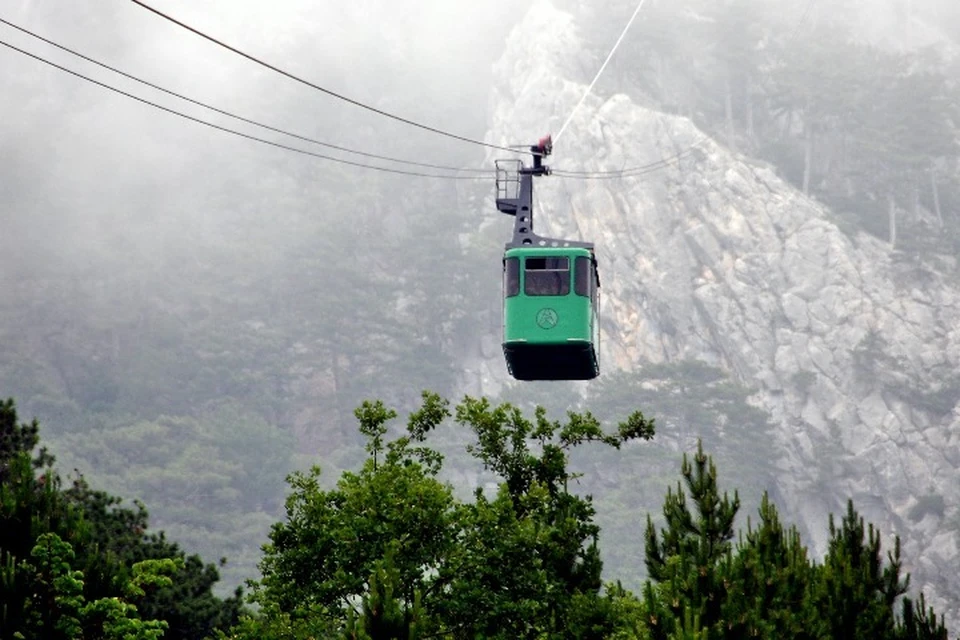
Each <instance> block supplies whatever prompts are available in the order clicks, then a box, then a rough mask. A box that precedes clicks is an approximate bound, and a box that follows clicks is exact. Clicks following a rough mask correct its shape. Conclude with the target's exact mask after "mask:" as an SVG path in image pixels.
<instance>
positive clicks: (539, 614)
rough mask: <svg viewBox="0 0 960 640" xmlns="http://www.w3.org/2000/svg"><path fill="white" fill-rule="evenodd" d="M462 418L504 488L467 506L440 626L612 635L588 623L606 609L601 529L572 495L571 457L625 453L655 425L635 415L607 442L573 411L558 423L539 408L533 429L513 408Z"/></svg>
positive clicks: (473, 411) (482, 409) (466, 405)
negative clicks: (576, 452) (597, 447)
mask: <svg viewBox="0 0 960 640" xmlns="http://www.w3.org/2000/svg"><path fill="white" fill-rule="evenodd" d="M456 420H457V422H458V423H460V424H462V425H464V426H466V427H468V428H469V429H471V430H472V431H473V432H474V435H475V436H476V440H477V442H476V444H475V445H471V446H470V447H469V448H468V450H469V451H470V452H471V453H472V454H473V455H474V456H475V457H476V458H478V459H479V460H480V461H481V462H482V463H483V464H484V466H485V467H486V468H487V469H488V470H490V471H492V472H494V473H495V474H496V475H497V476H499V477H500V478H501V479H502V482H501V484H500V486H499V488H498V490H497V492H496V495H495V496H494V497H493V498H492V499H491V498H489V497H488V496H486V495H484V493H483V492H482V491H481V490H478V491H477V492H476V494H475V502H474V503H473V504H472V505H465V508H464V512H463V515H462V516H461V517H462V518H463V519H464V523H465V531H466V533H465V538H464V541H463V543H462V545H461V546H460V549H459V554H458V556H457V557H456V558H455V560H454V562H452V563H450V564H448V565H446V566H445V567H444V573H443V574H442V575H443V576H444V577H448V579H449V580H450V586H449V594H450V597H449V598H448V599H447V600H446V601H445V602H444V606H445V609H444V618H445V619H446V620H447V621H448V623H449V624H450V625H452V626H453V627H454V628H457V629H461V630H469V631H470V632H472V633H474V634H480V635H482V636H486V637H492V638H500V637H502V638H535V637H541V636H542V635H546V636H548V637H552V635H551V634H557V633H560V630H562V629H565V628H567V627H568V626H573V625H574V621H576V626H577V627H578V628H579V629H580V633H581V634H582V635H580V636H579V637H583V638H591V637H605V636H606V635H608V634H609V633H610V631H611V630H612V628H613V626H614V621H613V620H611V619H597V618H595V617H594V618H593V619H589V620H588V618H589V616H587V615H585V614H586V613H587V612H591V611H602V610H603V607H602V603H601V596H600V595H599V591H600V587H601V579H600V572H601V569H602V562H601V561H600V555H599V548H598V545H597V536H598V534H599V527H597V525H596V524H595V523H594V522H593V517H594V515H595V511H594V508H593V505H592V499H591V498H590V497H589V496H587V497H581V496H577V495H575V494H573V493H571V492H570V491H569V487H568V485H569V482H570V481H571V480H573V479H575V478H576V477H577V476H576V475H575V474H574V473H573V472H571V471H570V469H569V467H568V462H569V460H568V455H569V452H570V450H572V449H573V448H575V447H578V446H581V445H584V444H587V443H600V444H604V445H607V446H611V447H614V448H619V447H620V446H621V445H622V444H623V443H624V442H626V441H628V440H633V439H638V438H642V439H650V438H652V437H653V431H654V429H653V423H652V421H648V420H646V419H645V418H644V417H643V415H642V414H640V413H639V412H637V413H634V414H632V415H631V416H630V417H629V418H628V420H627V421H625V422H623V423H621V424H620V425H619V427H618V431H617V433H616V434H606V433H604V432H603V430H602V429H601V427H600V424H599V422H598V421H597V420H596V418H594V417H593V416H592V415H591V414H590V413H583V414H578V413H573V412H570V413H568V415H567V422H566V423H560V422H559V421H550V420H548V419H547V417H546V412H545V411H544V409H543V408H542V407H538V408H537V410H536V414H535V419H534V420H532V421H531V420H528V419H526V418H525V417H524V416H523V414H522V412H521V411H520V410H519V409H516V408H514V407H512V406H510V405H509V404H502V405H500V406H497V407H493V406H491V405H490V403H489V402H488V401H487V400H486V399H480V400H476V399H472V398H466V399H464V401H463V402H462V403H461V404H460V405H459V406H458V407H457V410H456ZM503 567H515V569H514V570H512V571H504V570H503ZM477 602H482V603H483V606H482V607H478V606H477Z"/></svg>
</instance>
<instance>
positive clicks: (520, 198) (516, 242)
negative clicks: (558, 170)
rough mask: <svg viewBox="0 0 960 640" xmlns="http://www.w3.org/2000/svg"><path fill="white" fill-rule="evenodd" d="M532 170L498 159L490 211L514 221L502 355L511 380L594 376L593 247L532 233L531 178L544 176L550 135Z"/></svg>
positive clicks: (596, 284) (506, 265) (596, 292)
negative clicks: (494, 202) (493, 205)
mask: <svg viewBox="0 0 960 640" xmlns="http://www.w3.org/2000/svg"><path fill="white" fill-rule="evenodd" d="M530 151H531V153H532V154H533V166H532V167H527V166H525V165H524V164H523V162H521V161H520V160H498V161H497V162H496V167H497V209H499V210H500V211H501V212H503V213H506V214H507V215H511V216H514V226H513V240H512V241H511V242H508V243H507V244H506V247H505V251H504V255H503V354H504V356H505V357H506V361H507V370H508V371H509V372H510V375H512V376H513V377H514V378H516V379H517V380H590V379H592V378H596V377H597V376H598V375H600V360H599V351H600V327H599V315H598V314H599V302H600V279H599V276H598V274H597V259H596V255H595V254H594V250H593V244H591V243H588V242H578V241H574V240H557V239H553V238H543V237H541V236H538V235H537V234H536V233H534V230H533V178H534V177H539V176H544V175H549V174H550V168H549V167H548V166H546V165H544V164H543V159H544V158H545V157H547V156H549V155H550V153H551V152H552V151H553V141H552V140H551V138H550V136H547V137H545V138H543V139H541V140H540V141H539V142H538V143H537V144H536V145H534V146H532V147H530Z"/></svg>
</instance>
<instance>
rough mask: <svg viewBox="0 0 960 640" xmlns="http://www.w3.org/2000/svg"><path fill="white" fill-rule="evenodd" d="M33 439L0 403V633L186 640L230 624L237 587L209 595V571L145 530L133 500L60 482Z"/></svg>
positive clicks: (79, 482)
mask: <svg viewBox="0 0 960 640" xmlns="http://www.w3.org/2000/svg"><path fill="white" fill-rule="evenodd" d="M38 444H39V426H38V424H37V422H36V421H33V422H30V423H21V422H19V421H18V419H17V412H16V408H15V406H14V403H13V401H12V400H8V401H4V402H0V603H2V607H0V637H3V638H24V639H25V640H33V639H41V638H43V639H47V638H64V639H75V638H85V639H90V640H95V639H99V638H103V639H105V640H114V639H116V640H127V639H128V638H136V639H141V638H143V639H153V638H160V637H161V636H162V637H164V638H168V639H183V640H187V639H194V638H203V637H205V636H207V635H209V634H212V633H213V632H214V631H215V630H216V629H222V628H227V627H228V626H230V625H232V624H234V623H235V622H236V621H237V620H238V617H239V614H240V611H241V596H240V593H239V592H238V593H236V594H235V595H234V596H233V597H231V598H227V599H225V600H223V599H220V598H217V597H215V596H214V595H213V594H212V592H211V587H212V586H213V584H214V583H215V582H216V581H217V580H218V579H219V576H218V573H217V569H216V567H214V566H213V565H208V564H204V563H203V562H202V561H201V560H200V558H199V557H197V556H187V555H186V554H185V553H184V552H183V551H181V550H180V549H179V547H178V546H177V545H176V544H174V543H171V542H168V541H167V540H166V538H165V536H164V535H163V534H162V533H161V534H152V533H148V532H147V531H146V529H147V512H146V510H145V508H144V507H143V505H141V504H137V505H136V508H135V509H129V508H126V507H123V506H121V504H120V499H119V498H116V497H114V496H110V495H108V494H106V493H104V492H101V491H95V490H93V489H91V488H90V487H89V486H88V485H87V483H86V482H85V481H84V480H83V478H77V479H75V480H74V481H73V482H72V483H71V484H70V486H68V487H66V488H64V486H63V480H62V478H61V477H60V476H59V475H58V473H57V472H56V470H55V469H54V468H53V462H54V459H53V457H52V456H51V455H50V454H49V453H47V451H46V449H43V448H40V449H39V450H37V446H38Z"/></svg>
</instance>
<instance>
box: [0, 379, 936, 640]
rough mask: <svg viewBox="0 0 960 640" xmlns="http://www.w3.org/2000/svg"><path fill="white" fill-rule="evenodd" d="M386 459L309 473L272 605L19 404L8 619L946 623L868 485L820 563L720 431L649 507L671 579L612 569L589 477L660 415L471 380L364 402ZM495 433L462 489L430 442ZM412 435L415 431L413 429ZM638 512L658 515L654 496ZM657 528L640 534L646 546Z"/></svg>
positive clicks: (218, 630) (473, 630)
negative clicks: (867, 510)
mask: <svg viewBox="0 0 960 640" xmlns="http://www.w3.org/2000/svg"><path fill="white" fill-rule="evenodd" d="M355 413H356V417H357V419H358V420H359V431H360V433H361V434H362V436H363V437H364V439H365V441H366V450H367V454H368V458H367V460H366V461H365V462H364V463H363V465H362V468H361V469H360V470H359V471H358V472H350V471H347V472H344V473H343V474H342V475H341V477H340V479H339V480H338V482H337V483H336V485H335V486H334V487H332V488H329V489H324V488H323V487H322V486H321V484H320V482H319V477H320V470H319V468H314V469H313V470H311V471H309V472H306V473H299V472H298V473H294V474H292V475H291V476H290V479H289V481H290V486H291V492H290V495H289V496H288V498H287V501H286V518H285V519H284V520H283V521H281V522H277V523H275V524H274V525H273V527H272V529H271V532H270V542H269V544H267V545H266V546H265V547H264V555H263V559H262V562H261V569H262V573H263V577H262V579H261V580H260V581H259V582H257V583H255V584H254V585H253V587H254V591H253V595H252V598H253V600H254V602H256V604H257V605H258V612H257V613H256V614H252V613H250V612H244V610H243V609H242V608H241V603H240V594H239V593H237V594H236V595H235V596H234V597H233V598H230V599H227V600H220V599H218V598H216V597H214V596H213V595H212V594H211V593H210V587H211V585H212V584H213V582H215V581H216V580H217V571H216V569H215V568H214V567H213V566H210V565H204V564H203V563H202V562H201V561H200V560H199V558H197V557H196V556H192V557H186V556H185V554H184V553H183V552H181V551H180V550H179V549H178V547H177V546H176V545H175V544H172V543H169V542H167V541H166V540H165V538H164V536H163V535H162V534H160V535H153V534H147V533H146V531H145V529H146V526H147V515H146V511H145V509H144V508H143V506H142V505H137V509H136V510H131V509H126V508H123V507H121V506H120V504H119V499H117V498H114V497H112V496H109V495H107V494H105V493H102V492H97V491H93V490H92V489H90V488H89V487H88V486H87V485H86V483H84V482H83V480H82V479H78V480H77V481H75V482H74V483H73V485H72V486H71V487H69V488H67V489H63V488H62V487H61V479H60V477H59V476H58V475H57V474H56V472H55V471H54V469H53V467H52V463H53V459H52V457H51V456H50V455H49V454H48V453H47V452H46V451H45V450H44V449H39V450H37V445H38V444H39V435H38V425H37V423H36V421H34V422H32V423H29V424H24V423H20V422H18V420H17V415H16V410H15V407H14V405H13V402H12V401H7V402H4V403H2V404H0V602H2V603H3V607H2V611H0V634H2V636H3V637H10V638H22V639H23V640H32V639H34V638H37V639H39V638H43V639H47V638H63V639H65V640H66V639H71V640H72V639H80V638H83V639H90V640H94V639H99V638H102V639H104V640H114V639H116V640H141V639H142V640H157V639H159V638H182V639H184V640H186V639H197V640H199V639H202V638H208V637H218V638H220V639H221V640H224V639H226V638H234V639H237V640H247V639H249V640H253V639H265V640H299V639H303V640H307V639H309V638H319V637H323V638H342V639H344V640H350V639H354V640H355V639H366V640H414V639H418V638H419V639H425V638H432V637H439V636H447V637H451V638H461V639H464V640H467V639H476V638H491V639H493V638H497V639H507V638H510V639H513V638H528V639H531V640H534V639H535V640H546V639H554V638H556V639H560V638H571V639H597V640H599V639H603V638H617V639H620V640H627V639H631V638H632V639H638V640H639V639H642V640H680V639H684V638H697V639H701V638H731V639H732V638H746V637H764V638H769V637H776V638H796V639H804V640H806V639H811V640H814V639H816V640H828V639H836V638H852V639H864V640H866V639H870V640H874V639H879V640H887V639H889V640H946V638H947V632H946V629H945V628H944V626H943V621H942V619H938V618H937V616H936V615H935V613H934V611H933V610H932V609H931V608H929V607H927V605H926V603H925V601H924V599H923V596H922V594H921V595H920V597H919V600H917V601H914V600H912V599H911V598H909V597H907V596H906V594H907V592H908V587H909V577H904V576H902V575H901V559H900V543H899V540H897V541H896V542H895V545H894V548H893V550H892V551H888V552H887V554H886V558H884V556H883V553H882V549H881V543H880V532H879V531H877V530H875V529H874V527H873V526H872V525H870V526H865V524H864V522H863V519H862V518H860V516H859V515H858V514H857V512H856V510H855V509H854V507H853V504H852V502H851V503H849V504H848V507H847V511H846V513H845V514H844V516H843V518H842V519H841V521H840V523H839V525H838V524H835V522H834V520H833V519H832V518H831V521H830V531H829V550H828V552H827V555H826V557H825V558H824V559H823V560H822V561H815V560H812V559H811V558H810V557H809V556H808V552H807V550H806V548H804V547H803V545H802V544H801V542H800V536H799V534H798V532H797V530H796V529H795V528H789V529H787V528H785V527H784V526H783V525H782V524H781V523H780V519H779V515H778V513H777V510H776V507H775V506H774V505H773V503H772V502H771V501H770V500H769V499H768V498H767V497H766V496H764V498H763V499H762V501H761V504H760V507H759V513H758V514H759V519H758V522H757V524H756V525H753V524H749V525H748V527H747V530H746V531H745V532H743V531H741V532H740V534H739V535H737V534H736V533H735V524H734V523H735V519H736V516H737V512H738V510H739V508H740V498H739V496H738V495H737V494H736V493H735V494H734V495H733V497H730V496H729V494H727V493H725V492H721V490H720V487H719V484H718V481H717V469H716V466H715V465H714V462H713V460H712V459H711V458H710V457H709V456H708V455H707V454H706V453H704V451H703V448H702V445H701V446H698V448H697V451H696V452H695V453H694V454H693V456H692V458H688V457H687V456H684V459H683V464H682V466H681V476H682V482H680V483H678V484H677V486H676V487H675V488H671V489H669V490H668V491H667V494H666V498H665V500H664V504H663V522H664V526H663V527H661V528H658V527H657V526H655V524H654V521H653V519H652V518H651V517H650V516H648V517H647V527H646V533H645V535H644V536H643V544H644V556H645V562H646V566H647V570H648V575H649V579H648V580H647V582H646V583H645V586H644V587H643V590H642V592H641V593H640V594H639V595H634V594H633V593H631V592H630V591H627V590H625V589H624V588H623V587H622V586H620V585H619V584H607V585H604V584H603V583H602V580H601V570H602V564H603V563H602V561H601V559H600V550H599V547H598V536H599V533H600V529H599V527H598V526H597V524H596V522H595V518H596V515H597V514H596V510H595V507H594V503H593V500H592V498H591V497H590V496H582V495H577V494H576V493H574V492H572V491H571V483H572V482H574V481H576V480H577V479H578V477H579V475H578V474H575V473H573V472H572V471H571V470H570V468H569V463H570V456H571V454H572V453H573V452H574V451H575V450H576V449H582V448H584V447H586V446H587V445H590V444H599V445H605V446H608V447H612V448H614V449H617V450H619V449H621V448H622V447H623V446H624V445H625V444H627V443H629V442H631V441H634V440H650V439H651V438H652V437H653V422H652V421H650V420H648V419H646V418H644V416H643V415H642V414H641V413H640V412H635V413H633V414H632V415H631V416H630V417H629V418H628V419H627V420H626V421H624V422H622V423H620V425H619V427H618V429H617V431H616V432H615V433H613V434H609V433H605V432H604V431H603V430H602V429H601V427H600V424H599V422H598V421H597V419H596V418H594V417H593V415H592V414H590V413H589V412H583V413H573V412H571V413H569V414H568V416H567V419H566V420H565V421H563V422H560V421H550V420H548V419H547V417H546V412H545V410H544V409H542V408H537V410H536V412H535V415H534V416H533V418H532V419H529V418H527V417H525V416H524V414H523V412H522V411H521V410H520V409H517V408H515V407H513V406H511V405H509V404H501V405H498V406H494V405H491V404H490V403H489V402H488V401H487V400H485V399H479V400H478V399H473V398H469V397H467V398H465V399H464V400H463V401H462V402H461V403H460V404H459V405H457V406H456V408H455V410H454V411H451V409H450V407H449V403H448V402H447V401H445V400H443V399H442V398H441V397H440V396H437V395H435V394H431V393H425V394H424V396H423V402H422V405H421V407H420V408H419V409H418V410H416V411H414V412H412V413H411V414H410V416H409V418H408V420H407V425H406V429H405V430H404V431H402V432H400V433H399V434H398V433H397V430H395V429H391V426H390V424H389V423H390V421H392V420H393V419H394V418H396V417H397V413H396V412H395V411H393V410H391V409H388V408H387V407H386V406H385V405H384V404H383V403H382V402H380V401H377V402H365V403H363V405H361V407H360V408H358V409H357V410H356V412H355ZM451 416H452V417H453V418H454V421H455V422H456V423H457V424H458V425H460V426H462V427H465V428H466V429H468V430H469V431H470V432H471V433H472V436H473V443H472V444H471V445H469V447H468V451H469V453H470V454H471V455H472V456H473V457H474V458H475V459H476V460H477V461H479V463H480V464H482V466H483V467H484V468H485V469H486V470H487V472H489V473H491V474H493V475H494V476H495V477H496V478H497V479H498V482H497V484H496V486H492V487H488V488H487V489H484V488H478V489H477V490H476V491H475V493H474V495H473V496H472V498H471V499H468V500H462V499H458V498H457V497H456V496H455V495H454V493H453V491H452V488H451V487H450V486H449V485H448V484H445V483H443V482H441V481H440V480H439V479H438V475H439V473H440V472H441V469H442V467H443V462H444V457H443V456H442V455H441V454H440V453H439V452H437V451H436V450H435V449H433V448H431V447H429V446H427V444H426V441H427V439H428V437H429V436H431V435H432V434H433V433H434V432H435V431H436V430H437V427H438V426H439V425H440V424H441V423H443V422H444V421H445V420H446V419H447V418H449V417H451ZM391 432H392V433H393V435H392V436H391ZM635 515H636V514H635ZM639 544H640V540H639V538H638V540H637V545H638V546H639Z"/></svg>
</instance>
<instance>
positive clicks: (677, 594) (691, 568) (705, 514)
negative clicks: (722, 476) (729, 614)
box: [644, 444, 740, 639]
mask: <svg viewBox="0 0 960 640" xmlns="http://www.w3.org/2000/svg"><path fill="white" fill-rule="evenodd" d="M681 474H682V476H683V479H684V483H685V485H686V488H687V491H689V493H690V499H691V500H692V502H693V509H692V510H691V508H690V507H688V505H687V497H686V493H685V492H684V489H683V488H682V487H681V486H680V485H679V484H678V485H677V489H676V491H675V492H674V491H673V490H672V489H670V490H668V491H667V496H666V499H665V500H664V504H663V515H664V519H665V520H666V527H665V528H664V529H663V530H662V531H661V533H660V535H659V536H658V534H657V530H656V527H655V526H654V524H653V521H652V519H650V517H649V516H648V517H647V531H646V545H645V548H646V564H647V572H648V574H649V576H650V580H652V581H653V582H655V583H657V587H656V588H654V586H653V585H652V584H651V583H649V582H648V584H647V586H646V589H645V591H644V599H645V602H646V604H647V606H648V608H649V610H650V611H651V612H652V613H653V615H654V616H655V617H656V618H657V621H656V624H655V625H654V624H652V625H651V635H652V637H654V638H657V639H659V638H664V639H666V638H668V637H669V634H670V633H672V632H673V631H674V630H675V629H676V628H677V626H678V625H679V624H680V623H681V621H682V620H683V619H684V616H685V615H687V611H688V610H689V611H690V612H691V613H692V615H693V616H694V617H695V618H696V619H698V620H699V624H700V625H702V627H703V628H704V629H707V630H709V629H711V628H712V627H713V626H714V625H716V624H718V623H719V622H720V620H721V612H722V609H723V605H724V602H725V599H726V597H727V594H726V589H725V587H724V584H723V577H722V573H721V567H722V565H723V564H724V563H729V561H730V554H731V550H732V544H731V540H732V539H733V535H734V532H733V522H734V518H735V517H736V515H737V511H738V509H739V508H740V498H739V496H737V494H736V493H734V496H733V499H730V497H729V496H728V495H727V494H726V493H724V494H723V495H722V496H721V495H720V491H719V488H718V486H717V469H716V466H715V465H714V464H713V460H712V458H710V457H709V456H707V455H706V454H705V453H704V452H703V446H702V444H698V446H697V452H696V454H694V456H693V462H692V463H691V462H690V460H689V459H688V458H687V456H686V455H684V457H683V464H682V466H681Z"/></svg>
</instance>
